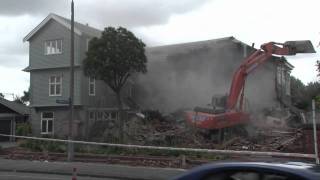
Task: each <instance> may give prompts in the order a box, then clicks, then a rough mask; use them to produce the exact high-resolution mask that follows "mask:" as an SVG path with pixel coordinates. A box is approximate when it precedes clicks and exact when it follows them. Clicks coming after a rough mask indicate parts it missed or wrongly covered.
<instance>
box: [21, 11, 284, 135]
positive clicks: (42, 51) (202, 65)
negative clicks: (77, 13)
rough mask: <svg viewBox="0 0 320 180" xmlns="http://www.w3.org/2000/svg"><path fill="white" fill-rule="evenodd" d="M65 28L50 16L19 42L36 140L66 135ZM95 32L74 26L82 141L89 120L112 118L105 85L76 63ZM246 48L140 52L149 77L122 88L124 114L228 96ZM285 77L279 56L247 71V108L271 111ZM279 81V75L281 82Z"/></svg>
mask: <svg viewBox="0 0 320 180" xmlns="http://www.w3.org/2000/svg"><path fill="white" fill-rule="evenodd" d="M70 29H71V24H70V20H68V19H66V18H64V17H61V16H58V15H56V14H49V15H48V16H47V17H46V18H45V19H44V20H43V21H42V22H41V23H40V24H39V25H38V26H37V27H35V28H34V29H33V30H32V31H31V32H30V33H29V34H28V35H27V36H26V37H25V38H24V41H28V42H29V66H28V67H27V68H25V69H24V71H27V72H29V73H30V94H31V97H30V107H31V118H32V126H33V132H34V134H35V135H48V134H49V135H57V136H61V137H63V136H66V135H67V132H68V120H69V107H68V104H61V103H57V100H58V102H59V100H60V102H61V100H62V101H66V100H68V98H69V86H70V72H69V67H70V44H71V43H70ZM100 35H101V31H100V30H98V29H95V28H92V27H89V26H86V25H83V24H80V23H75V73H74V76H75V84H74V90H75V91H74V105H75V121H74V122H75V124H74V130H73V131H74V134H75V135H76V136H87V135H88V133H89V130H90V127H91V125H92V124H93V123H94V122H95V121H104V120H106V121H113V122H115V121H116V120H117V113H116V112H117V108H116V99H115V94H114V93H113V92H112V90H111V89H110V88H109V87H108V86H107V85H106V84H105V83H104V82H102V81H98V80H95V79H93V78H90V77H86V76H85V75H84V73H83V67H82V61H83V59H84V58H85V56H86V51H87V49H88V43H89V41H90V39H91V38H93V37H99V36H100ZM253 50H254V49H253V48H252V47H250V46H248V45H246V44H244V43H242V42H240V41H237V40H236V39H235V38H233V37H228V38H222V39H217V40H210V41H203V42H195V43H186V44H177V45H168V46H161V47H150V48H146V53H147V58H148V65H147V68H148V73H147V74H145V75H136V76H134V77H133V78H132V79H130V80H129V81H128V83H127V84H126V87H125V88H124V90H123V92H122V96H123V98H124V99H123V100H124V101H125V109H126V110H127V112H130V111H131V110H134V109H140V110H141V109H156V110H160V111H161V112H171V111H175V110H177V109H182V108H183V109H185V108H192V107H193V106H196V105H201V104H205V103H208V101H210V98H211V97H212V95H214V94H225V93H226V92H228V88H229V86H230V80H231V78H232V74H233V72H234V71H235V70H236V68H237V67H238V66H239V64H240V63H241V60H243V59H244V57H245V56H247V55H248V54H249V53H250V52H252V51H253ZM280 67H281V68H280ZM289 74H290V67H289V66H288V65H286V61H285V59H283V58H274V60H272V61H270V62H268V63H266V65H265V66H264V67H262V68H260V69H259V70H257V71H256V72H255V73H253V75H251V76H250V77H249V80H248V83H247V85H246V92H247V93H246V94H247V95H248V97H247V99H249V101H250V103H251V104H252V106H254V107H261V108H263V107H270V106H277V102H278V101H277V95H278V92H277V91H281V92H282V91H283V90H284V89H289V90H290V88H285V87H286V86H287V84H288V82H287V81H288V80H290V78H288V77H289V76H288V75H289ZM280 75H281V76H280ZM280 77H281V78H282V77H284V78H283V79H281V80H280V79H279V78H280ZM277 82H279V83H280V85H277ZM264 85H265V86H264ZM261 92H263V94H261ZM285 93H286V95H289V94H290V92H285ZM282 97H284V96H282ZM257 105H259V106H257Z"/></svg>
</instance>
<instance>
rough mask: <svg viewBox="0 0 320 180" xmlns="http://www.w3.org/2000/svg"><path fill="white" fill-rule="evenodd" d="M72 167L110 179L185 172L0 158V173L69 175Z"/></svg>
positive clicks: (80, 172)
mask: <svg viewBox="0 0 320 180" xmlns="http://www.w3.org/2000/svg"><path fill="white" fill-rule="evenodd" d="M73 168H77V173H78V175H79V176H82V177H84V176H91V177H104V178H110V179H112V178H115V179H117V178H119V179H135V180H140V179H143V180H151V179H152V180H164V179H171V178H173V177H175V176H177V175H179V174H181V173H183V172H185V170H182V169H172V168H152V167H137V166H136V167H132V166H124V165H112V164H105V163H81V162H72V163H68V162H40V161H28V160H9V159H0V172H1V175H5V173H6V172H7V173H9V172H10V173H15V172H18V173H31V174H60V175H64V176H66V177H68V176H69V177H70V175H71V174H72V170H73ZM13 175H14V174H13ZM8 177H9V176H8ZM40 177H41V176H40ZM48 177H49V176H48ZM12 178H15V177H14V176H12ZM34 178H38V177H34ZM53 178H57V177H53ZM0 179H6V178H1V176H0ZM38 179H39V178H38ZM40 179H41V178H40ZM64 179H66V178H64ZM67 179H68V178H67Z"/></svg>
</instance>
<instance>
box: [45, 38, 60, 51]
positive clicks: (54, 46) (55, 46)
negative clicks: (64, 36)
mask: <svg viewBox="0 0 320 180" xmlns="http://www.w3.org/2000/svg"><path fill="white" fill-rule="evenodd" d="M61 53H62V40H61V39H60V40H50V41H45V42H44V54H45V55H51V54H61Z"/></svg>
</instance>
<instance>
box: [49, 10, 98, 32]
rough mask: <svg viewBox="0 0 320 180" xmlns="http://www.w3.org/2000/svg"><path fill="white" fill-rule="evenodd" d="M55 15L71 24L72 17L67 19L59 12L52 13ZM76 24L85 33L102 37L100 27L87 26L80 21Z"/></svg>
mask: <svg viewBox="0 0 320 180" xmlns="http://www.w3.org/2000/svg"><path fill="white" fill-rule="evenodd" d="M52 14H53V15H54V16H56V17H58V18H60V19H62V20H63V21H65V22H66V23H67V24H71V20H70V19H67V18H65V17H62V16H59V15H57V14H54V13H52ZM74 26H75V28H77V29H79V30H80V31H81V32H82V33H85V34H87V35H89V36H92V37H100V35H101V32H102V31H101V30H99V29H96V28H94V27H91V26H87V25H84V24H81V23H79V22H76V21H75V22H74Z"/></svg>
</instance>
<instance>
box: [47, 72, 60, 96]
mask: <svg viewBox="0 0 320 180" xmlns="http://www.w3.org/2000/svg"><path fill="white" fill-rule="evenodd" d="M51 77H55V79H54V83H52V82H51V81H50V80H51ZM57 77H60V83H57ZM58 84H60V93H59V94H57V93H56V85H58ZM51 85H54V94H51V92H50V91H51ZM49 96H62V76H58V75H52V76H50V77H49Z"/></svg>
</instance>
